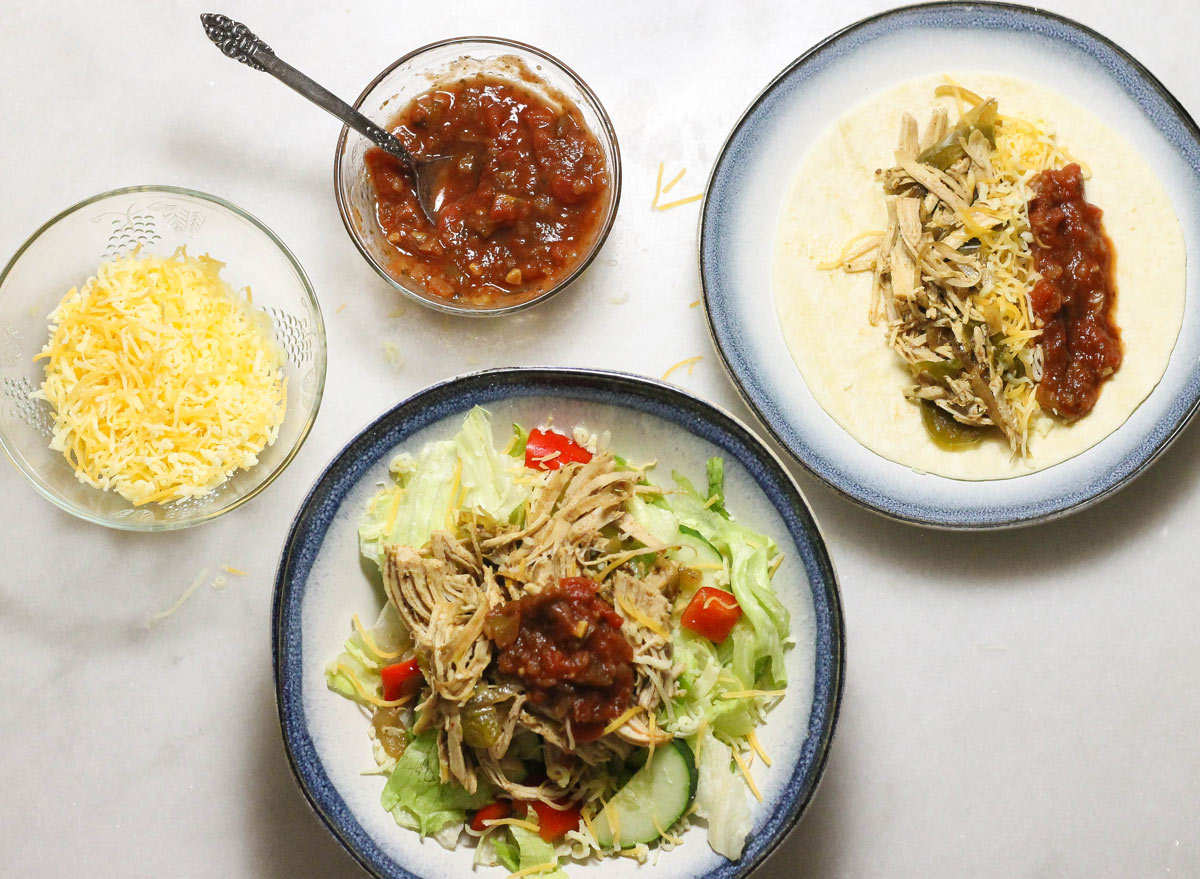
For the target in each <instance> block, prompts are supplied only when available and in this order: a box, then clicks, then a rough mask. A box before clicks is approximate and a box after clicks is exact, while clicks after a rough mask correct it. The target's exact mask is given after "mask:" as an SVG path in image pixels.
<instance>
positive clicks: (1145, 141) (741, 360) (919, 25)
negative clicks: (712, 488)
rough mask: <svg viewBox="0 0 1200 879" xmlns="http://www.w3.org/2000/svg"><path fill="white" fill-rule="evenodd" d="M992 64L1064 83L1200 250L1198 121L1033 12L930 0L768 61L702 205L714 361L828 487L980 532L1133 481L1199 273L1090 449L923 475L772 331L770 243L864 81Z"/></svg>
mask: <svg viewBox="0 0 1200 879" xmlns="http://www.w3.org/2000/svg"><path fill="white" fill-rule="evenodd" d="M999 68H1003V69H1004V70H1005V71H1007V72H1010V73H1011V74H1013V75H1015V76H1021V77H1024V78H1027V79H1034V80H1036V81H1038V82H1041V83H1044V84H1046V85H1048V86H1050V87H1052V88H1053V89H1054V90H1055V91H1057V92H1060V93H1062V94H1064V95H1066V96H1067V97H1068V98H1070V99H1072V100H1073V101H1075V102H1076V103H1077V104H1080V105H1081V106H1085V107H1087V108H1088V109H1089V110H1091V111H1092V112H1093V113H1095V114H1096V115H1097V116H1100V117H1101V118H1103V119H1105V120H1106V121H1107V122H1108V123H1109V124H1110V125H1112V126H1113V127H1114V128H1116V129H1118V130H1119V131H1120V132H1121V134H1122V135H1123V136H1124V137H1125V138H1126V140H1128V141H1129V142H1130V143H1131V144H1132V145H1133V146H1134V147H1135V148H1136V149H1137V150H1138V151H1139V152H1140V153H1141V154H1142V156H1143V157H1144V158H1145V160H1146V161H1147V163H1148V164H1149V165H1150V167H1151V168H1152V170H1153V171H1154V172H1155V174H1156V175H1157V176H1158V178H1159V179H1160V180H1161V181H1162V182H1163V183H1164V184H1165V186H1166V189H1167V191H1168V192H1169V193H1170V197H1171V199H1172V203H1173V207H1174V209H1175V213H1176V214H1177V216H1178V218H1179V221H1180V225H1181V226H1182V228H1183V230H1184V239H1185V245H1186V251H1187V259H1188V262H1189V263H1191V264H1193V265H1195V264H1198V263H1200V242H1198V241H1197V240H1196V238H1195V234H1194V232H1195V230H1196V229H1198V228H1200V130H1198V129H1197V127H1196V124H1195V122H1194V121H1193V120H1192V119H1191V117H1190V116H1189V115H1188V114H1187V112H1186V111H1185V110H1184V109H1183V108H1182V107H1181V106H1180V104H1179V103H1178V101H1176V100H1175V99H1174V98H1173V97H1172V96H1171V94H1170V93H1169V92H1168V91H1167V90H1166V89H1165V88H1164V87H1163V85H1162V84H1161V83H1159V82H1158V80H1156V79H1155V78H1154V77H1153V76H1152V75H1151V74H1150V73H1149V72H1148V71H1147V70H1146V69H1145V68H1144V67H1143V66H1142V65H1141V64H1139V63H1138V62H1137V61H1136V60H1134V59H1133V58H1132V57H1130V56H1129V54H1128V53H1126V52H1125V51H1124V50H1122V49H1121V48H1120V47H1119V46H1117V45H1115V44H1114V43H1112V42H1111V41H1110V40H1108V39H1106V38H1104V37H1102V36H1100V35H1099V34H1097V33H1095V32H1094V31H1091V30H1089V29H1088V28H1086V27H1084V26H1083V25H1080V24H1077V23H1076V22H1073V21H1070V20H1067V19H1065V18H1061V17H1059V16H1056V15H1053V14H1051V13H1048V12H1044V11H1042V10H1039V9H1032V8H1028V7H1021V6H1012V5H1008V4H993V3H945V4H942V3H937V4H925V5H919V6H908V7H903V8H900V9H895V10H891V11H889V12H884V13H882V14H880V15H876V16H873V17H871V18H868V19H865V20H863V21H860V22H858V23H857V24H854V25H851V26H850V27H847V28H846V29H844V30H842V31H839V32H838V33H836V34H834V35H833V36H831V37H829V38H828V39H826V40H825V41H823V42H821V43H820V44H818V45H817V46H815V47H814V48H812V49H810V50H809V51H808V52H806V53H805V54H804V55H802V56H801V57H800V58H798V59H797V60H796V61H795V62H793V63H792V64H791V65H790V66H789V67H788V68H787V69H786V70H784V71H783V72H782V73H781V74H780V75H779V76H777V77H776V78H775V79H774V80H773V81H772V82H771V83H770V84H769V85H768V86H767V88H766V89H765V90H764V91H763V92H762V94H760V95H759V96H758V98H756V99H755V100H754V102H753V103H752V104H751V105H750V108H749V109H748V110H747V111H746V113H745V114H744V115H743V116H742V118H741V119H740V120H739V121H738V123H737V124H736V125H735V126H734V129H733V131H732V133H731V134H730V136H729V138H728V140H727V141H726V143H725V146H724V148H723V150H722V151H721V154H720V156H719V157H718V159H717V162H716V164H715V166H714V168H713V172H712V176H711V178H710V181H709V186H708V189H707V193H708V194H707V198H706V200H705V203H704V208H703V212H702V216H701V230H700V272H701V277H702V281H703V285H704V304H705V310H706V313H707V316H708V322H709V328H710V330H711V332H712V335H713V339H714V341H715V343H716V346H717V348H718V350H719V351H720V353H721V357H722V359H723V361H724V363H725V366H726V369H727V370H728V372H729V374H730V376H731V377H732V378H733V381H734V383H735V384H736V385H737V387H738V389H739V391H740V392H741V394H742V395H743V397H744V398H745V400H746V402H747V403H748V404H749V405H750V406H751V407H752V408H753V409H754V410H755V412H757V414H758V415H759V417H760V418H762V420H763V422H764V423H765V424H766V425H767V427H768V429H769V430H770V431H771V433H772V434H773V435H774V436H775V438H776V439H777V440H778V441H779V442H780V443H781V444H782V445H783V446H784V447H785V448H787V449H788V450H789V451H790V452H791V453H792V454H793V455H794V456H795V457H796V458H797V460H799V461H800V463H801V464H803V465H804V466H805V467H806V468H808V469H809V470H810V471H811V472H812V473H813V474H814V475H816V476H817V477H819V478H820V479H822V480H824V481H825V482H826V483H827V484H829V485H830V486H831V487H833V488H834V489H835V490H837V491H838V492H840V493H841V494H843V495H845V496H846V497H848V498H850V499H851V500H853V501H856V502H858V503H860V504H863V505H864V506H866V507H868V508H870V509H872V510H875V511H877V512H880V513H883V514H884V515H887V516H890V517H893V518H896V519H900V520H904V521H908V522H913V523H916V524H921V525H929V526H934V527H942V528H956V529H984V528H1004V527H1010V526H1015V525H1023V524H1030V523H1033V522H1039V521H1046V520H1050V519H1054V518H1057V517H1060V516H1063V515H1066V514H1068V513H1071V512H1074V511H1077V510H1080V509H1082V508H1084V507H1086V506H1088V505H1090V504H1092V503H1095V502H1096V501H1098V500H1100V499H1101V498H1103V497H1105V496H1107V495H1109V494H1111V493H1113V492H1114V491H1116V490H1117V489H1119V488H1120V487H1121V486H1123V485H1125V484H1127V483H1128V482H1129V481H1130V480H1131V479H1133V478H1134V477H1135V476H1136V475H1137V474H1138V473H1139V472H1141V471H1142V470H1143V469H1144V468H1145V467H1146V466H1147V465H1148V464H1150V463H1151V462H1152V461H1153V460H1154V459H1155V458H1157V457H1158V456H1159V455H1160V454H1161V453H1162V452H1163V451H1164V450H1165V449H1166V447H1167V446H1168V445H1169V444H1170V443H1171V441H1172V440H1173V439H1174V438H1175V437H1176V436H1178V434H1179V432H1180V431H1181V430H1182V429H1183V427H1184V426H1185V425H1186V424H1187V422H1188V421H1189V420H1190V419H1191V417H1192V416H1193V415H1194V413H1195V411H1196V409H1197V406H1198V405H1200V274H1197V273H1195V272H1189V273H1188V279H1187V289H1186V304H1185V307H1184V309H1185V310H1184V315H1183V326H1182V328H1181V330H1180V333H1179V337H1178V340H1177V342H1176V344H1175V348H1174V351H1173V353H1172V355H1171V359H1170V363H1169V365H1168V366H1167V369H1166V372H1165V374H1164V375H1163V377H1162V379H1161V381H1160V382H1159V384H1158V385H1157V387H1156V388H1155V389H1154V390H1153V391H1152V392H1151V393H1150V395H1149V396H1148V397H1147V398H1146V399H1145V400H1144V401H1143V402H1142V403H1141V405H1140V406H1139V407H1138V408H1137V409H1136V410H1135V411H1134V412H1133V414H1132V415H1131V416H1130V417H1129V419H1128V420H1127V421H1126V422H1125V423H1124V424H1123V425H1122V426H1121V427H1119V428H1118V429H1117V430H1115V431H1114V432H1113V433H1111V434H1110V435H1109V436H1107V437H1106V438H1105V439H1103V440H1102V441H1101V442H1099V443H1098V444H1096V445H1095V446H1093V447H1092V448H1090V449H1088V450H1086V451H1085V452H1083V453H1081V454H1079V455H1077V456H1075V457H1073V458H1070V459H1068V460H1066V461H1064V462H1062V463H1059V464H1056V465H1054V466H1052V467H1048V468H1046V469H1044V470H1040V471H1036V472H1032V473H1029V474H1026V475H1022V476H1017V477H1014V478H1009V479H1003V480H989V481H962V480H956V479H950V478H946V477H942V476H936V475H931V474H926V473H919V472H916V471H915V470H911V469H909V468H907V467H905V466H903V465H900V464H897V463H894V462H892V461H889V460H886V459H884V458H882V457H880V456H879V455H877V454H875V453H874V452H872V451H870V450H868V449H867V448H866V447H865V446H862V445H860V444H859V443H858V442H856V441H855V440H854V439H853V438H852V437H851V436H850V435H849V434H848V433H846V431H845V430H844V429H843V428H842V427H841V426H839V425H838V424H837V423H836V422H835V421H834V420H833V419H832V418H831V417H830V416H829V415H828V414H827V413H826V412H825V410H824V409H822V408H821V406H820V405H819V404H818V403H817V402H816V400H815V399H814V398H813V395H812V394H811V393H810V391H809V389H808V387H807V386H806V385H805V383H804V380H803V378H802V377H801V375H800V373H799V371H798V370H797V368H796V367H795V365H794V362H793V360H792V357H791V354H790V352H789V350H788V347H787V344H786V342H785V341H784V336H783V333H782V331H781V329H780V325H779V321H778V318H777V317H776V309H775V301H774V294H773V286H772V277H771V272H772V252H773V247H774V241H775V235H776V226H777V222H778V218H779V216H780V211H781V209H782V206H783V198H784V194H785V193H786V191H787V189H788V185H789V183H790V181H791V179H792V176H793V174H794V172H795V170H796V167H797V165H798V164H799V162H800V159H801V157H802V156H803V155H804V154H805V152H806V151H807V149H808V147H809V146H810V145H811V144H813V142H814V141H815V139H816V138H817V137H819V136H820V135H821V134H822V133H823V132H824V131H825V130H827V129H828V128H829V127H830V126H831V125H832V124H833V123H834V121H835V120H836V119H837V118H838V117H839V116H840V115H841V114H842V113H843V112H845V110H847V109H849V108H850V107H852V106H854V105H855V104H857V103H859V102H860V101H861V100H862V99H863V98H865V97H867V96H868V95H870V94H873V93H876V92H881V91H884V90H886V89H887V88H889V87H891V86H893V85H897V84H899V83H901V82H905V81H907V80H911V79H914V78H916V77H918V76H921V75H923V74H937V73H941V72H944V71H948V70H954V71H962V70H988V71H993V72H994V71H996V70H997V69H999Z"/></svg>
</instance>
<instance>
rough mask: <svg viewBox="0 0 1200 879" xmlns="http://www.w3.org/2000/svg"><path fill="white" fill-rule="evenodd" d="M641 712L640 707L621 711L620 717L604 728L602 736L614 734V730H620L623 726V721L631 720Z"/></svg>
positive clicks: (635, 706)
mask: <svg viewBox="0 0 1200 879" xmlns="http://www.w3.org/2000/svg"><path fill="white" fill-rule="evenodd" d="M641 710H642V706H641V705H634V706H633V707H632V708H629V709H626V710H625V711H622V712H621V714H620V716H618V717H615V718H613V719H612V720H611V721H610V722H609V724H608V726H606V727H605V728H604V733H603V735H608V734H609V733H611V732H615V731H616V730H618V729H620V728H621V727H622V726H624V725H625V721H627V720H629V719H631V718H632V717H633V716H634V715H636V714H637V713H638V712H640V711H641Z"/></svg>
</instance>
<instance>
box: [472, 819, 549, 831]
mask: <svg viewBox="0 0 1200 879" xmlns="http://www.w3.org/2000/svg"><path fill="white" fill-rule="evenodd" d="M483 826H484V827H486V828H487V829H488V830H491V829H492V828H493V827H505V826H508V827H520V828H523V829H525V830H528V831H529V832H530V833H537V832H538V830H540V829H541V828H540V827H538V825H536V824H534V823H533V822H532V821H526V820H525V819H524V818H493V819H492V820H490V821H484V822H483Z"/></svg>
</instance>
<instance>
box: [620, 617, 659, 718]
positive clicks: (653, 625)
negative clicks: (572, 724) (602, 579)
mask: <svg viewBox="0 0 1200 879" xmlns="http://www.w3.org/2000/svg"><path fill="white" fill-rule="evenodd" d="M617 604H618V605H619V606H620V608H621V610H623V611H624V612H625V616H627V617H629V618H630V619H632V620H634V621H635V622H636V623H638V625H640V626H642V627H643V628H647V629H649V630H650V631H651V632H653V633H654V634H656V635H658V637H660V638H662V639H663V640H664V641H670V640H671V636H670V634H669V633H668V632H667V630H666V629H664V628H663V627H662V626H661V625H660V624H659V623H658V621H657V620H653V619H651V618H650V617H648V616H646V615H645V614H644V613H642V612H641V611H640V610H638V609H637V608H636V607H634V606H633V605H632V604H630V603H629V602H628V601H626V600H625V596H624V595H623V594H621V595H618V596H617ZM619 725H620V724H618V726H619Z"/></svg>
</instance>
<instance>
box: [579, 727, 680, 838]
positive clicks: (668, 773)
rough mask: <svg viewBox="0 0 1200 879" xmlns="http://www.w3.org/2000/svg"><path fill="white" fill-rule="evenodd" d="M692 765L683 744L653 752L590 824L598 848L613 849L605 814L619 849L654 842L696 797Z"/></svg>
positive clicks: (678, 741)
mask: <svg viewBox="0 0 1200 879" xmlns="http://www.w3.org/2000/svg"><path fill="white" fill-rule="evenodd" d="M696 779H697V775H696V761H695V759H694V758H693V757H692V749H691V748H689V747H688V746H687V743H685V742H682V741H680V740H679V739H675V740H673V741H671V742H670V743H668V744H666V745H663V746H662V747H661V748H657V749H655V751H654V756H653V757H652V758H651V759H650V760H648V761H647V762H646V765H645V766H643V767H642V768H641V769H639V770H638V771H637V772H636V773H634V775H633V778H631V779H629V781H628V782H626V783H625V786H624V787H623V788H621V789H620V790H619V791H617V792H616V793H615V794H614V795H613V798H612V799H611V800H609V801H608V809H607V810H605V809H601V810H600V812H599V814H597V816H596V820H595V821H594V822H593V826H594V827H595V828H596V841H597V842H598V843H600V847H601V848H606V849H607V848H615V847H616V846H615V844H614V842H615V841H614V839H613V831H612V827H610V826H609V823H608V814H609V813H611V814H612V815H613V817H614V818H615V819H616V820H615V821H614V823H615V824H617V830H618V832H619V836H620V838H619V840H616V842H619V843H620V847H621V848H628V847H630V846H634V845H637V844H638V843H641V842H654V840H656V839H658V837H659V832H658V828H659V827H661V828H662V829H663V830H667V829H668V828H670V826H671V825H672V824H674V823H675V822H676V821H678V820H679V819H680V817H682V815H683V813H684V812H686V811H687V808H688V806H690V805H691V804H692V799H693V798H694V797H695V796H696Z"/></svg>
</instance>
